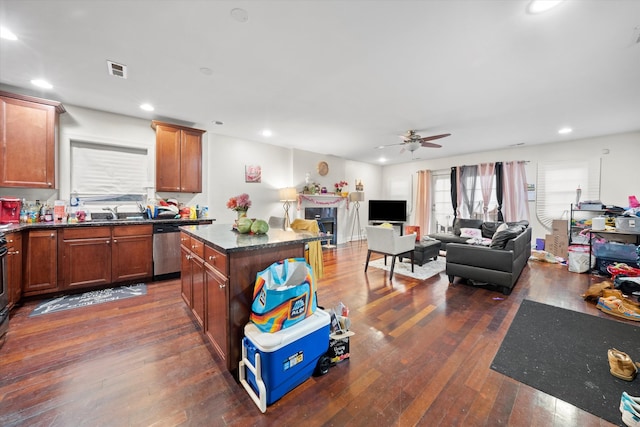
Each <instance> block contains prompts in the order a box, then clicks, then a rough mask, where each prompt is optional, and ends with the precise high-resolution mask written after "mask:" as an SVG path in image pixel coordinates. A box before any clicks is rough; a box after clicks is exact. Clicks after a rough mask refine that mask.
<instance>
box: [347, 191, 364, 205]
mask: <svg viewBox="0 0 640 427" xmlns="http://www.w3.org/2000/svg"><path fill="white" fill-rule="evenodd" d="M349 200H350V201H352V202H361V201H363V200H364V191H352V192H351V193H349Z"/></svg>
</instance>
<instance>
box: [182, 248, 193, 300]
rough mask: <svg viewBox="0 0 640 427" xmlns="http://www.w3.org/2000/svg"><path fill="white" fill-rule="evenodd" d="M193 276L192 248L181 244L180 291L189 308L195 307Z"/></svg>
mask: <svg viewBox="0 0 640 427" xmlns="http://www.w3.org/2000/svg"><path fill="white" fill-rule="evenodd" d="M191 278H192V276H191V250H190V249H189V248H186V247H184V246H182V245H180V291H181V293H182V299H183V300H184V302H186V303H187V305H188V306H189V308H193V300H192V298H191Z"/></svg>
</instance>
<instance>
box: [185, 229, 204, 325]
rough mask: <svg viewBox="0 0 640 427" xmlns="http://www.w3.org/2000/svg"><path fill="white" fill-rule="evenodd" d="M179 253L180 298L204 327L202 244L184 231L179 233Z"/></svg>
mask: <svg viewBox="0 0 640 427" xmlns="http://www.w3.org/2000/svg"><path fill="white" fill-rule="evenodd" d="M180 242H181V245H180V253H181V256H182V261H181V268H180V282H181V289H182V298H183V299H184V301H185V302H186V303H187V305H188V306H189V308H190V309H191V311H192V312H193V315H194V317H195V319H196V321H197V322H198V324H199V325H200V327H201V328H204V322H205V284H204V280H205V279H204V260H203V259H202V258H203V256H204V246H203V244H202V242H200V241H199V240H197V239H191V238H189V237H188V236H186V235H185V234H184V233H181V235H180Z"/></svg>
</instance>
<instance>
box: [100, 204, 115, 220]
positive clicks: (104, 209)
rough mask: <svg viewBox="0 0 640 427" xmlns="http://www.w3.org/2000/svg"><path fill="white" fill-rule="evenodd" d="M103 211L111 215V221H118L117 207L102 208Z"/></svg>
mask: <svg viewBox="0 0 640 427" xmlns="http://www.w3.org/2000/svg"><path fill="white" fill-rule="evenodd" d="M102 210H103V211H107V212H109V213H110V214H111V218H109V219H118V207H117V206H116V207H115V208H112V207H109V206H108V207H106V208H102Z"/></svg>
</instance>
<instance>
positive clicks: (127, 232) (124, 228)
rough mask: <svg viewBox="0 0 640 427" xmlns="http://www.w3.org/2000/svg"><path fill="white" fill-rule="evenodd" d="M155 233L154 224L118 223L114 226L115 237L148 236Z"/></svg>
mask: <svg viewBox="0 0 640 427" xmlns="http://www.w3.org/2000/svg"><path fill="white" fill-rule="evenodd" d="M152 233H153V226H152V225H151V224H149V225H117V226H114V227H113V237H123V236H147V235H149V236H150V235H151V234H152Z"/></svg>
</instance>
